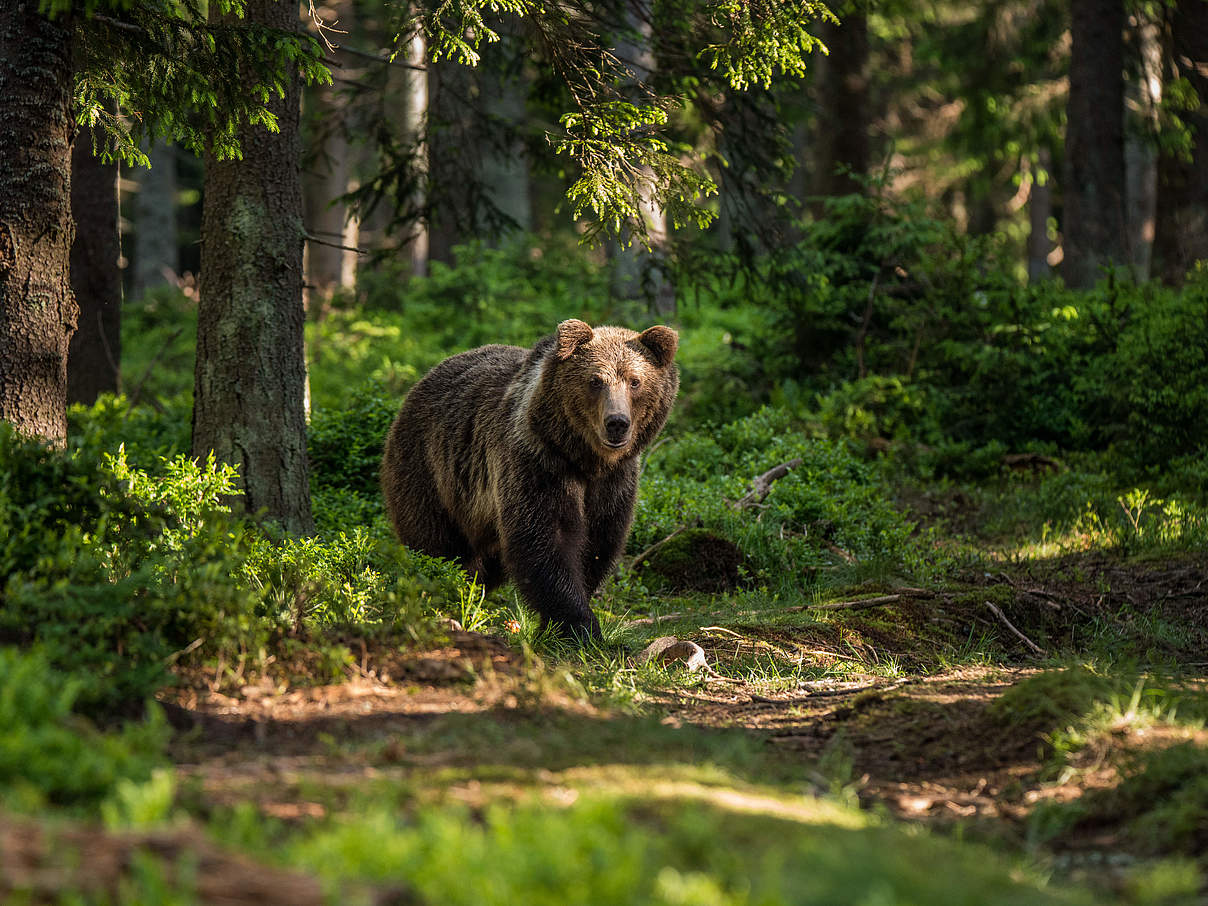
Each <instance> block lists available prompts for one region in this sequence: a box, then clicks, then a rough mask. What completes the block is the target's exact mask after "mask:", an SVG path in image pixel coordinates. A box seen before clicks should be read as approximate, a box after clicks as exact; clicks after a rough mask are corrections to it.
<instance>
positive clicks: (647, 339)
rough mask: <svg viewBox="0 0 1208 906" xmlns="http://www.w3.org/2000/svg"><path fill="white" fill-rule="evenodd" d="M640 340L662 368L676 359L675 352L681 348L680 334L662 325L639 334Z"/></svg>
mask: <svg viewBox="0 0 1208 906" xmlns="http://www.w3.org/2000/svg"><path fill="white" fill-rule="evenodd" d="M638 340H639V341H641V344H642V345H643V346H645V347H646V348H647V349H649V350H650V351H651V352H652V353H653V354H654V360H655V361H656V362H658V364H659V366H660V367H666V366H667V365H670V364H671V360H672V359H673V358H675V350H676V349H678V348H679V334H677V333H676V332H675V331H674V330H672V329H671V328H670V327H664V326H663V325H662V324H659V325H658V326H656V327H651V328H648V329H646V330H643V331H642V332H641V333H640V334H638Z"/></svg>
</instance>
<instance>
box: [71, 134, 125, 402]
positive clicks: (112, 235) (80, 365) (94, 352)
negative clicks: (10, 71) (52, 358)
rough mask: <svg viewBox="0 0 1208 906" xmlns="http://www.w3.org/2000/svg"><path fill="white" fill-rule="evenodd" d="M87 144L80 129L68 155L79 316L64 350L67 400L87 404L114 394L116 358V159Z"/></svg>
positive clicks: (74, 283)
mask: <svg viewBox="0 0 1208 906" xmlns="http://www.w3.org/2000/svg"><path fill="white" fill-rule="evenodd" d="M92 142H93V134H92V130H91V129H87V128H84V129H80V131H79V132H78V133H77V134H76V138H75V145H74V147H73V149H72V153H71V214H72V217H73V219H74V220H75V224H76V235H75V242H74V243H73V244H72V246H71V287H72V290H73V292H74V293H75V297H76V302H77V303H78V304H79V306H80V314H79V329H78V330H76V332H75V334H73V335H72V337H71V343H70V346H69V349H68V354H67V401H68V402H70V403H85V404H87V405H91V404H92V403H95V402H96V398H97V397H98V396H99V395H100V394H102V393H117V392H118V390H119V388H120V367H121V360H122V272H121V270H120V269H119V267H118V265H119V259H120V257H121V253H122V250H121V240H120V237H119V235H118V207H117V163H116V162H114V163H109V164H106V163H102V162H101V159H100V158H99V157H96V156H94V155H93V153H92Z"/></svg>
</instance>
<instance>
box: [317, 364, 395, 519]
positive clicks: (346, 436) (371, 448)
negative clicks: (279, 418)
mask: <svg viewBox="0 0 1208 906" xmlns="http://www.w3.org/2000/svg"><path fill="white" fill-rule="evenodd" d="M400 404H401V400H400V399H399V398H398V397H395V396H393V395H391V394H390V393H388V392H387V390H386V388H385V387H384V386H383V385H382V384H381V382H380V381H373V380H371V381H369V382H367V383H364V384H361V385H360V386H359V387H357V388H355V389H354V390H353V391H352V392H351V393H349V395H348V398H347V399H346V400H345V402H344V404H343V405H342V406H339V407H324V408H321V409H320V408H316V409H315V410H314V412H313V414H312V415H311V420H310V430H309V432H308V437H307V451H308V453H309V454H310V481H311V487H312V488H315V489H324V490H336V491H351V492H353V493H356V494H359V495H362V496H364V497H367V498H372V499H375V500H376V499H377V498H379V497H380V496H381V490H380V489H379V485H378V466H379V465H380V463H381V460H382V446H383V444H384V443H385V440H386V431H387V430H388V429H389V428H390V423H391V422H392V421H393V420H394V416H395V415H396V414H397V413H398V409H399V406H400Z"/></svg>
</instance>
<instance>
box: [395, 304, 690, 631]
mask: <svg viewBox="0 0 1208 906" xmlns="http://www.w3.org/2000/svg"><path fill="white" fill-rule="evenodd" d="M678 344H679V336H678V335H677V334H676V332H675V331H674V330H672V329H671V328H670V327H662V326H659V327H651V328H650V329H648V330H645V331H643V332H642V333H636V332H634V331H632V330H627V329H625V328H623V327H597V328H595V329H593V328H592V327H591V326H589V325H588V324H585V323H584V322H582V321H577V320H569V321H563V322H562V323H561V324H559V325H558V329H557V332H556V333H555V334H554V335H553V336H547V337H545V338H544V339H542V340H540V341H538V343H537V344H536V345H535V346H534V347H533V348H532V349H522V348H521V347H518V346H482V347H480V348H478V349H472V350H470V351H469V352H463V353H461V354H460V355H455V356H452V357H451V358H448V359H445V360H444V361H443V362H441V363H440V364H439V365H437V366H436V367H435V368H433V369H432V370H431V371H429V372H428V373H427V374H426V375H425V376H424V377H423V379H422V380H420V382H419V383H418V384H416V385H415V386H414V387H413V388H412V389H411V392H410V393H409V394H408V395H407V399H406V401H405V402H404V403H403V408H402V410H401V411H400V412H399V414H398V416H397V417H396V418H395V420H394V424H392V425H391V426H390V432H389V434H388V435H387V437H386V450H385V455H384V456H383V457H382V493H383V494H384V495H385V498H386V511H387V513H388V514H389V516H390V520H391V521H392V522H393V523H394V528H395V531H396V532H397V533H398V537H399V540H401V541H402V542H403V544H405V545H407V546H408V547H410V548H413V549H414V550H418V551H421V552H423V553H425V554H429V555H431V556H435V557H446V558H448V559H451V560H457V561H459V562H460V563H461V564H462V565H463V566H464V567H465V568H466V570H467V571H468V572H470V573H471V574H474V573H477V575H478V577H479V581H481V582H483V583H484V584H485V585H486V586H487V587H488V588H492V587H495V586H497V585H499V584H500V583H502V582H503V581H505V580H508V579H510V580H511V581H512V582H514V583H515V584H516V587H517V589H518V590H519V592H520V594H521V596H522V597H523V599H524V600H525V602H526V603H527V604H528V605H529V606H530V607H532V608H533V609H534V610H535V611H536V612H537V613H539V614H540V615H541V618H542V624H543V625H547V624H554V625H555V627H556V629H557V631H558V632H560V633H561V634H562V635H564V636H567V637H577V638H580V639H586V638H591V639H598V638H599V635H600V624H599V622H598V621H597V620H596V616H595V614H594V613H592V610H591V598H592V596H593V595H594V594H595V592H596V590H597V589H598V588H599V587H600V584H601V583H602V582H603V581H604V579H605V577H606V576H607V575H608V574H609V572H611V570H612V568H613V566H615V565H616V562H617V559H618V558H619V557H620V555H621V552H622V550H623V549H624V547H625V539H626V537H627V536H628V534H629V524H630V522H631V521H632V520H633V505H634V499H635V497H636V494H637V482H638V471H639V462H638V455H639V454H640V453H641V452H642V451H643V450H645V449H646V448H647V446H649V444H650V442H651V441H652V440H653V439H654V438H655V436H657V435H658V433H659V431H660V430H661V429H662V427H663V423H664V422H665V421H666V420H667V414H668V413H669V412H670V411H671V404H672V403H673V402H674V401H675V394H676V391H677V390H678V388H679V374H678V372H677V369H676V366H675V362H674V358H675V350H676V347H677V346H678Z"/></svg>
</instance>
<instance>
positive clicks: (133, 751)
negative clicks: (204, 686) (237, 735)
mask: <svg viewBox="0 0 1208 906" xmlns="http://www.w3.org/2000/svg"><path fill="white" fill-rule="evenodd" d="M89 682H91V680H89V679H88V678H86V677H85V676H82V675H80V674H78V673H70V672H65V671H64V670H63V669H62V668H61V666H58V665H55V664H52V662H51V661H50V660H49V659H48V658H47V657H46V656H45V655H44V654H43V653H41V652H38V651H34V652H28V653H24V652H20V651H17V650H16V649H14V648H6V647H0V726H2V727H4V732H3V733H0V802H2V803H4V804H5V805H7V806H10V807H11V806H17V807H27V808H36V807H38V806H40V805H42V804H43V803H50V804H53V805H60V806H71V807H76V808H86V809H91V808H94V807H95V806H97V805H98V804H99V803H100V802H101V801H102V800H103V799H105V798H106V797H108V796H109V795H111V794H112V793H113V792H114V789H115V787H116V786H117V785H118V783H119V781H121V780H129V781H143V780H146V779H148V778H149V777H150V775H151V770H152V768H154V767H155V766H156V765H158V764H160V763H161V762H162V760H163V756H162V751H163V746H164V743H165V742H166V741H167V725H166V724H165V723H164V721H163V719H162V718H161V717H160V716H159V711H158V710H153V711H152V712H151V720H149V721H148V722H146V723H143V724H129V725H126V726H125V727H124V728H122V729H121V730H118V731H115V732H108V733H101V732H98V731H97V730H96V728H94V727H93V726H92V725H91V724H90V723H88V722H87V721H85V720H83V719H81V718H79V717H78V716H76V715H74V714H73V713H72V711H73V708H74V707H75V706H76V704H77V701H78V699H79V696H80V694H81V692H82V691H83V690H84V689H85V688H86V686H87V685H88V683H89Z"/></svg>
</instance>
